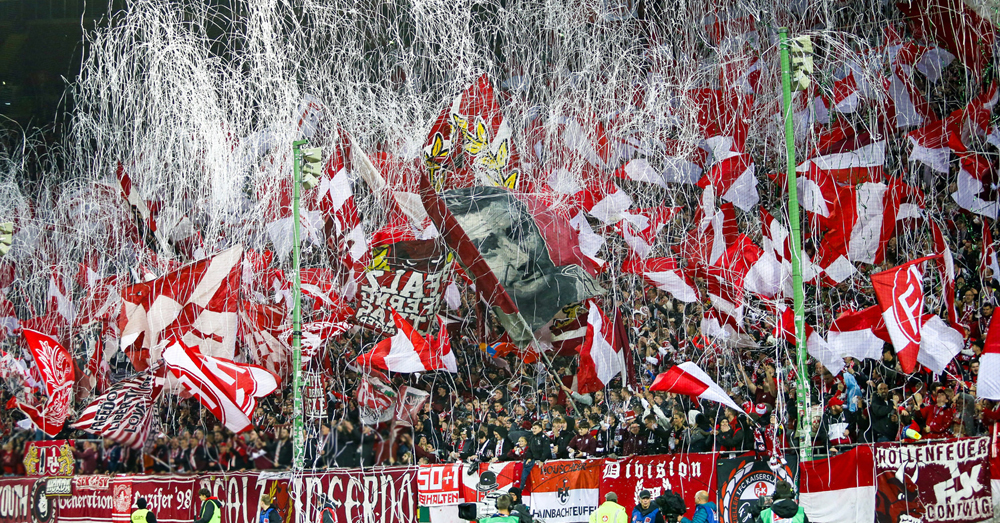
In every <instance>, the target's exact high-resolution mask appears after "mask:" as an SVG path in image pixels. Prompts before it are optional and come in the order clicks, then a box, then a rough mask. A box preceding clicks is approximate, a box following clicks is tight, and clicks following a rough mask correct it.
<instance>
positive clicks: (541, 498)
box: [524, 459, 604, 523]
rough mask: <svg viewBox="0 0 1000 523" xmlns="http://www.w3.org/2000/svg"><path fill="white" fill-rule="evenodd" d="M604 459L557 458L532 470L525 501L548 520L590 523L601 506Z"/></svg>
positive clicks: (537, 464)
mask: <svg viewBox="0 0 1000 523" xmlns="http://www.w3.org/2000/svg"><path fill="white" fill-rule="evenodd" d="M603 462H604V460H600V459H593V460H586V461H576V460H557V461H548V462H546V463H536V464H535V466H534V467H533V468H532V469H531V479H530V483H529V485H530V486H531V493H530V494H527V495H525V497H524V499H525V504H527V505H528V506H529V507H531V515H532V517H535V518H540V519H543V520H545V521H546V523H587V522H588V521H589V520H590V513H591V512H593V511H595V510H597V507H598V506H599V505H600V500H599V494H598V486H599V484H600V478H601V465H602V464H603Z"/></svg>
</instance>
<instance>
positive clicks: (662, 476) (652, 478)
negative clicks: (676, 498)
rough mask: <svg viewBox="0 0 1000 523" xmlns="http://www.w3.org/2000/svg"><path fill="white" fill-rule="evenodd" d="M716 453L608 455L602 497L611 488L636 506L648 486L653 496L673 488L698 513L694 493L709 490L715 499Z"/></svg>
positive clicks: (622, 500) (621, 499)
mask: <svg viewBox="0 0 1000 523" xmlns="http://www.w3.org/2000/svg"><path fill="white" fill-rule="evenodd" d="M716 457H717V455H716V454H668V455H660V456H636V457H631V458H624V459H619V460H612V459H605V460H604V466H603V468H602V471H601V484H600V493H601V499H602V500H603V499H604V495H605V494H607V493H608V492H614V493H616V494H618V503H619V504H621V505H622V506H624V507H625V508H626V510H630V511H631V510H632V507H633V506H635V505H637V504H638V503H639V492H641V491H643V490H648V491H649V492H650V493H651V494H652V495H653V498H656V497H657V496H659V495H661V494H663V493H664V492H665V491H666V490H667V489H669V490H672V491H674V492H676V493H678V494H680V496H681V497H682V498H684V503H685V505H687V513H686V514H685V515H686V516H687V517H688V518H691V517H692V516H693V515H694V506H695V503H694V495H695V494H696V493H697V492H698V491H699V490H705V491H708V494H709V499H715V486H716V479H715V466H716Z"/></svg>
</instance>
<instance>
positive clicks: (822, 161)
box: [795, 140, 885, 183]
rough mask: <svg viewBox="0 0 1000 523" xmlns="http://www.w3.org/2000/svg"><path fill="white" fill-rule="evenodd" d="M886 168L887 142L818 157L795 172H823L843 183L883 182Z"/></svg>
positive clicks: (883, 141) (807, 161) (804, 163)
mask: <svg viewBox="0 0 1000 523" xmlns="http://www.w3.org/2000/svg"><path fill="white" fill-rule="evenodd" d="M884 166H885V140H882V141H878V142H873V143H870V144H868V145H864V146H861V147H858V148H857V149H854V150H851V151H844V152H838V153H832V154H827V155H824V156H817V157H814V158H812V159H809V160H806V161H805V162H803V163H801V164H799V166H798V167H796V168H795V170H796V171H797V172H799V173H808V172H809V171H810V170H811V169H816V170H819V171H822V172H823V173H824V174H827V175H829V176H830V177H831V178H833V179H834V180H836V181H839V182H841V183H859V182H866V181H876V182H877V181H881V180H882V178H883V168H884Z"/></svg>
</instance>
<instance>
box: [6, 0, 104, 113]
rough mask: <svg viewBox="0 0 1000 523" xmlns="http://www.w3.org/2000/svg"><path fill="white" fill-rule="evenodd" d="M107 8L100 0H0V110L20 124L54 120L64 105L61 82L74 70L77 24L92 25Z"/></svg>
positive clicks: (76, 65)
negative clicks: (61, 104)
mask: <svg viewBox="0 0 1000 523" xmlns="http://www.w3.org/2000/svg"><path fill="white" fill-rule="evenodd" d="M107 7H108V6H107V3H106V2H105V1H103V0H87V1H84V0H0V114H3V115H5V116H7V117H9V118H11V119H13V120H15V121H17V123H18V124H20V125H21V127H23V128H25V129H28V128H36V127H44V126H46V125H49V124H51V123H53V122H54V121H56V120H57V117H58V113H62V112H64V111H65V110H66V109H67V108H66V107H65V106H60V99H61V97H62V95H63V92H64V90H65V86H66V84H65V82H66V80H70V81H72V80H73V79H74V78H75V77H76V75H77V73H78V72H79V69H80V57H81V51H82V44H81V40H82V38H83V26H86V27H93V25H94V23H95V20H98V19H100V18H101V17H102V16H103V13H104V12H105V10H106V9H107ZM58 119H59V120H63V118H62V117H59V118H58ZM9 126H11V124H10V122H5V123H3V124H0V127H9Z"/></svg>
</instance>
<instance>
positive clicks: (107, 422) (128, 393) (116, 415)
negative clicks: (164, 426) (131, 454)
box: [70, 364, 166, 449]
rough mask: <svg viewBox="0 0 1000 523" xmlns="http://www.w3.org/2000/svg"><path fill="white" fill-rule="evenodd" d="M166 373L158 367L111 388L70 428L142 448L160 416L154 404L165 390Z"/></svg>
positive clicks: (93, 402) (135, 447) (85, 410)
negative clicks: (152, 425) (157, 415)
mask: <svg viewBox="0 0 1000 523" xmlns="http://www.w3.org/2000/svg"><path fill="white" fill-rule="evenodd" d="M165 370H166V369H165V368H164V367H163V366H162V365H159V364H157V365H156V366H154V367H151V368H149V369H148V370H146V371H145V372H140V373H139V374H136V375H135V376H133V377H131V378H128V379H125V380H122V381H119V382H118V383H115V384H114V385H111V387H109V388H108V390H107V391H105V392H104V394H102V395H100V396H98V397H97V399H95V400H94V401H92V402H91V403H90V405H87V407H86V408H85V409H83V412H82V413H80V417H79V418H78V419H77V420H76V422H74V423H73V424H72V425H70V427H72V428H74V429H78V430H82V431H84V432H88V433H90V434H94V435H96V436H100V437H102V438H109V439H111V440H112V441H116V442H118V443H121V444H122V445H125V446H128V447H131V448H134V449H137V448H141V447H142V445H143V443H145V441H146V436H148V435H149V427H150V424H151V422H152V421H153V415H154V414H155V413H156V412H155V411H156V409H155V407H154V404H155V403H156V398H157V397H159V395H160V392H161V391H162V390H163V382H164V371H165Z"/></svg>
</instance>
